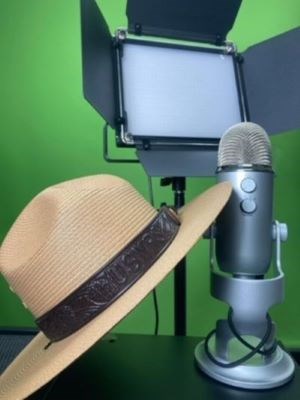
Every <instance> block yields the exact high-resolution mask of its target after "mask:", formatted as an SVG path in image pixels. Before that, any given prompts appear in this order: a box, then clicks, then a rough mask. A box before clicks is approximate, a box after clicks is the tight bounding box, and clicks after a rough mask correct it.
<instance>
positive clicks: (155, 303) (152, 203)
mask: <svg viewBox="0 0 300 400" xmlns="http://www.w3.org/2000/svg"><path fill="white" fill-rule="evenodd" d="M148 189H149V198H150V203H151V205H152V207H154V195H153V186H152V179H151V176H149V175H148ZM152 294H153V303H154V313H155V328H154V335H155V336H157V335H158V330H159V308H158V301H157V292H156V289H153V291H152Z"/></svg>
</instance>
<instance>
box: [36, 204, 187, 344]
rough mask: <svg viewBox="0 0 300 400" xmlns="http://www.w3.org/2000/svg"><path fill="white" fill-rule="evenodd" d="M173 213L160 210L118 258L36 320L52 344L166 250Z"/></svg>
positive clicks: (115, 296)
mask: <svg viewBox="0 0 300 400" xmlns="http://www.w3.org/2000/svg"><path fill="white" fill-rule="evenodd" d="M179 225H180V222H179V219H178V218H177V216H176V214H175V212H174V211H173V210H170V209H168V208H167V207H163V208H162V209H161V210H160V212H159V213H158V215H157V216H156V217H155V218H154V220H153V221H152V222H151V223H150V224H149V225H148V226H147V227H146V228H145V229H144V230H143V231H142V232H141V233H140V234H139V235H138V236H137V237H135V238H134V239H133V240H132V241H131V242H130V243H129V244H128V245H127V246H126V247H125V248H124V249H123V250H122V251H121V252H120V253H119V254H117V256H115V257H114V258H113V259H112V260H111V261H110V262H109V263H108V264H107V265H106V266H104V267H103V268H101V270H99V271H98V272H97V273H96V274H94V275H93V276H92V277H91V278H89V279H88V280H87V281H86V282H85V283H83V284H82V285H81V286H80V287H79V288H78V289H76V290H75V291H74V292H73V293H71V294H70V295H69V296H68V297H66V298H65V299H64V300H63V301H62V302H61V303H59V304H58V305H57V306H55V307H54V308H52V309H51V310H50V311H48V312H47V313H46V314H44V315H43V316H41V317H40V318H38V319H37V320H36V323H37V325H38V326H39V328H40V329H41V331H42V332H43V333H44V334H45V335H46V336H47V337H48V338H49V339H50V341H51V342H57V341H59V340H62V339H64V338H66V337H68V336H70V335H71V334H72V333H75V332H76V331H78V330H79V329H80V328H81V327H83V326H84V325H86V324H87V323H88V322H90V321H91V320H93V319H94V318H95V317H97V316H98V315H99V314H100V313H101V312H102V311H104V310H105V309H106V308H108V307H109V306H110V305H111V304H112V303H114V302H115V301H116V300H117V299H118V298H119V297H120V296H121V295H122V294H123V293H124V292H126V291H127V290H128V289H129V288H130V287H131V286H132V285H133V284H134V283H135V282H136V281H137V280H138V279H140V278H141V277H142V276H143V275H144V273H145V272H146V271H147V270H148V269H150V267H151V266H152V265H153V264H154V262H155V261H156V260H158V259H159V257H160V256H161V255H162V253H163V252H164V251H165V250H166V249H167V248H168V247H169V245H170V244H171V243H172V241H173V239H174V238H175V236H176V234H177V232H178V229H179Z"/></svg>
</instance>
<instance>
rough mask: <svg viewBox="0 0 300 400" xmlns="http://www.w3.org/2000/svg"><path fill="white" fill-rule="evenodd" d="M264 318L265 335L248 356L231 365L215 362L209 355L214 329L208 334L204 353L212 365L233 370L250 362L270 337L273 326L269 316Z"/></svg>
mask: <svg viewBox="0 0 300 400" xmlns="http://www.w3.org/2000/svg"><path fill="white" fill-rule="evenodd" d="M266 318H267V330H266V333H265V335H264V336H263V338H262V340H261V341H260V342H259V343H258V345H257V346H255V347H254V346H253V349H252V350H251V351H250V352H249V353H248V354H246V355H245V356H244V357H241V358H239V359H238V360H236V361H233V362H231V363H223V362H221V361H219V360H217V359H216V358H215V357H214V356H213V355H212V354H211V352H210V350H209V342H210V339H211V338H212V337H213V335H215V334H216V329H214V330H213V331H211V332H210V333H209V334H208V336H207V337H206V339H205V342H204V350H205V353H206V355H207V357H208V358H209V359H210V361H212V362H213V363H214V364H216V365H218V366H219V367H222V368H235V367H238V366H239V365H241V364H244V363H245V362H246V361H248V360H250V359H251V358H252V357H254V356H255V355H256V354H258V352H259V350H261V349H262V348H263V347H264V346H265V344H266V343H267V342H268V340H269V338H270V335H271V334H272V328H273V326H272V320H271V318H270V316H269V314H267V316H266ZM231 322H232V321H231ZM235 331H236V329H235ZM239 336H240V335H239ZM248 344H249V343H248Z"/></svg>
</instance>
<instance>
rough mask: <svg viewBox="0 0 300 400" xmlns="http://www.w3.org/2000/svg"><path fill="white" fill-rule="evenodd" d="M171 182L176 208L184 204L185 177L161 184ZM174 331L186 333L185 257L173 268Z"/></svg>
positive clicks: (181, 334)
mask: <svg viewBox="0 0 300 400" xmlns="http://www.w3.org/2000/svg"><path fill="white" fill-rule="evenodd" d="M170 184H172V190H173V192H174V206H175V208H176V209H179V208H181V207H182V206H184V204H185V189H186V180H185V178H178V177H177V178H163V179H162V180H161V186H168V185H170ZM174 333H175V335H176V336H185V335H186V258H183V259H182V260H181V261H180V262H179V263H178V264H177V266H176V268H175V274H174Z"/></svg>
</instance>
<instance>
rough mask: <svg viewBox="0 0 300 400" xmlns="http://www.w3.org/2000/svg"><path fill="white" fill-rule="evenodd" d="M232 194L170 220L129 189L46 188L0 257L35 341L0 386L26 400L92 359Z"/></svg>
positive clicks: (219, 190)
mask: <svg viewBox="0 0 300 400" xmlns="http://www.w3.org/2000/svg"><path fill="white" fill-rule="evenodd" d="M230 193H231V186H230V184H229V183H222V184H218V185H216V186H214V187H212V188H211V189H209V190H208V191H206V192H205V193H204V194H202V195H201V196H199V197H198V198H196V199H195V200H193V201H192V202H191V203H190V204H188V205H186V206H185V207H183V208H182V209H180V210H179V211H178V213H177V214H176V212H174V211H173V210H171V209H168V208H167V207H163V208H162V209H161V210H159V211H157V210H155V209H154V208H153V207H152V206H151V205H150V204H149V203H148V202H147V201H146V200H145V199H144V198H143V197H142V196H141V195H140V194H139V193H138V192H137V191H136V190H135V189H134V188H133V187H132V186H131V185H130V184H129V183H128V182H127V181H125V180H123V179H121V178H118V177H116V176H110V175H96V176H91V177H85V178H80V179H75V180H71V181H68V182H64V183H61V184H58V185H55V186H52V187H50V188H48V189H46V190H44V191H43V192H41V193H40V194H39V195H38V196H36V197H35V198H34V199H33V200H32V201H31V202H30V203H29V205H28V206H27V207H26V208H25V209H24V210H23V212H22V213H21V215H20V216H19V217H18V219H17V220H16V222H15V223H14V225H13V226H12V228H11V229H10V231H9V233H8V235H7V237H6V238H5V240H4V242H3V245H2V247H1V250H0V267H1V272H2V274H3V275H4V277H5V279H6V280H7V281H8V283H9V286H10V288H11V290H12V291H13V292H15V293H16V294H17V295H18V296H19V297H20V298H21V300H22V302H23V304H24V306H25V307H27V308H28V309H29V310H30V311H31V312H32V314H33V315H34V316H35V318H36V322H37V325H38V326H39V328H40V331H41V332H40V333H39V334H38V335H37V336H36V337H35V338H34V339H33V340H32V342H31V343H29V345H27V346H26V347H25V349H24V350H23V351H22V352H21V353H20V354H19V356H18V357H17V358H16V359H15V360H14V361H13V363H12V364H11V365H10V366H9V367H8V368H7V369H6V371H4V373H3V374H2V375H1V377H0V399H1V400H18V399H25V398H26V397H27V396H29V395H30V394H31V393H33V392H34V391H36V390H37V389H39V388H40V387H41V386H43V385H44V384H46V383H47V382H48V381H50V380H51V379H52V378H53V377H55V376H56V375H57V374H59V373H60V372H61V371H62V370H63V369H64V368H66V367H67V366H68V365H70V364H71V363H72V362H73V361H74V360H76V359H77V358H78V357H79V356H80V355H81V354H82V353H84V352H85V351H86V350H88V349H89V348H90V347H91V346H92V345H93V344H94V343H95V342H96V341H97V340H99V339H100V338H101V337H103V336H104V335H105V334H106V333H107V332H108V331H109V330H110V329H112V328H113V327H114V326H115V325H116V324H117V323H118V322H119V321H120V320H121V319H122V318H124V317H125V316H126V315H127V314H128V313H129V312H130V311H131V310H132V309H133V308H134V307H135V306H136V305H137V304H138V303H140V301H141V300H142V299H143V298H144V297H145V296H146V295H147V294H148V293H149V292H150V291H151V290H152V289H153V288H154V287H155V286H156V285H157V284H158V283H159V282H160V281H161V280H162V279H163V278H164V277H165V276H166V275H167V274H168V273H169V272H170V271H171V270H172V269H173V267H174V266H175V265H176V264H177V263H178V262H179V261H180V260H181V259H182V258H183V257H184V256H185V255H186V253H187V252H188V251H189V250H190V249H191V247H192V246H193V245H194V244H195V243H196V241H197V240H198V239H199V238H200V236H201V235H202V234H203V232H204V231H205V230H206V229H207V228H208V227H209V225H210V224H211V223H212V222H213V221H214V219H215V218H216V216H217V215H218V213H219V212H220V211H221V209H222V208H223V206H224V205H225V203H226V202H227V200H228V198H229V196H230Z"/></svg>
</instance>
